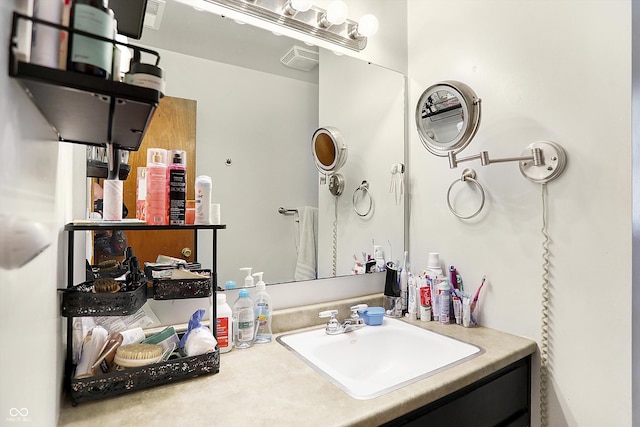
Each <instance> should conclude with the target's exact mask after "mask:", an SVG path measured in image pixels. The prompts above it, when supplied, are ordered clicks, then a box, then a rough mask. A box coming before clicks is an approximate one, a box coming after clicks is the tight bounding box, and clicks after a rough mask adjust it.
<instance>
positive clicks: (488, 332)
mask: <svg viewBox="0 0 640 427" xmlns="http://www.w3.org/2000/svg"><path fill="white" fill-rule="evenodd" d="M380 301H381V297H380V296H379V295H373V296H370V297H368V298H367V299H363V298H359V299H358V300H357V301H355V300H348V301H344V302H342V304H335V303H333V304H318V305H315V306H309V307H305V308H297V309H287V310H281V311H279V312H277V313H274V320H273V329H274V332H278V333H281V332H283V331H286V330H289V329H298V328H301V327H305V326H309V324H310V323H311V324H313V325H318V324H321V323H322V322H321V321H323V320H326V319H318V318H317V313H318V312H319V311H322V310H326V309H329V308H337V309H339V310H340V316H339V318H344V317H345V315H346V314H347V313H348V311H346V310H345V309H346V308H347V307H349V306H350V305H354V304H356V303H360V302H367V303H369V305H370V306H371V305H381V304H380V303H379V302H380ZM376 302H377V304H376ZM411 323H414V324H416V325H418V326H421V327H425V328H427V329H430V330H433V331H435V332H439V333H442V334H444V335H448V336H450V337H453V338H457V339H459V340H462V341H465V342H468V343H471V344H474V345H476V346H478V347H480V348H482V349H483V350H484V352H483V353H482V354H481V355H479V356H478V357H475V358H473V359H471V360H468V361H466V362H463V363H461V364H460V365H457V366H455V367H454V368H451V369H448V370H445V371H442V372H439V373H436V374H434V375H432V376H430V377H428V378H425V379H423V380H420V381H417V382H415V383H413V384H409V385H407V386H405V387H403V388H401V389H399V390H396V391H392V392H390V393H388V394H385V395H383V396H380V397H377V398H374V399H370V400H358V399H354V398H352V397H350V396H349V395H347V394H346V393H345V392H343V391H342V390H340V389H338V388H337V387H336V386H335V385H333V384H332V383H330V382H329V381H328V380H327V379H325V378H324V377H322V376H321V375H320V374H318V373H317V372H316V371H314V370H313V369H312V368H311V367H310V366H308V365H307V364H306V363H305V362H304V361H302V360H301V359H300V358H298V357H297V356H296V355H295V354H294V353H292V352H290V351H289V350H287V349H286V348H285V347H284V346H282V345H281V344H280V343H278V342H276V340H275V336H274V340H273V341H272V342H271V343H268V344H257V345H254V346H253V347H251V348H249V349H245V350H237V349H234V350H233V351H231V352H229V353H225V354H222V355H221V361H220V372H219V373H217V374H214V375H205V376H202V377H199V378H194V379H188V380H185V381H180V382H176V383H172V384H168V385H163V386H158V387H155V388H151V389H147V390H141V391H137V392H134V393H130V394H125V395H122V396H118V397H114V398H109V399H104V400H101V401H96V402H88V403H81V404H80V405H78V406H76V407H72V406H71V404H70V403H69V402H68V400H67V401H65V403H64V404H63V407H62V408H61V412H60V418H59V424H58V425H59V426H90V425H95V426H100V425H136V426H159V425H169V424H174V425H214V426H225V427H227V426H246V425H252V426H278V427H282V426H300V425H305V426H312V425H322V426H372V425H378V424H381V423H384V422H387V421H390V420H393V419H394V418H397V417H398V416H400V415H403V414H406V413H408V412H410V411H412V410H414V409H417V408H419V407H421V406H424V405H426V404H428V403H430V402H433V401H435V400H437V399H439V398H441V397H443V396H446V395H448V394H450V393H452V392H454V391H456V390H458V389H460V388H462V387H465V386H467V385H469V384H472V383H473V382H475V381H477V380H480V379H481V378H484V377H486V376H487V375H489V374H491V373H493V372H495V371H497V370H499V369H501V368H503V367H505V366H507V365H509V364H511V363H513V362H515V361H517V360H519V359H522V358H523V357H526V356H527V355H529V354H532V353H534V352H535V351H536V348H537V347H536V343H535V342H534V341H532V340H529V339H526V338H522V337H518V336H515V335H511V334H507V333H504V332H500V331H496V330H493V329H489V328H484V327H478V328H463V327H461V326H458V325H439V324H437V323H435V322H421V321H415V322H411ZM287 325H288V326H287Z"/></svg>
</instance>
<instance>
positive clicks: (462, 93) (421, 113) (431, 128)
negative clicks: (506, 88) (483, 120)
mask: <svg viewBox="0 0 640 427" xmlns="http://www.w3.org/2000/svg"><path fill="white" fill-rule="evenodd" d="M479 125H480V98H478V97H477V96H476V94H475V92H474V91H473V90H472V89H471V88H470V87H469V86H467V85H465V84H464V83H461V82H457V81H452V80H448V81H443V82H440V83H436V84H435V85H433V86H430V87H428V88H427V90H425V91H424V92H423V93H422V96H420V100H419V101H418V105H417V106H416V126H417V128H418V135H419V136H420V139H421V140H422V144H423V145H424V146H425V148H426V149H427V150H429V151H430V152H431V153H433V154H435V155H436V156H441V157H446V156H447V155H448V152H449V151H454V152H455V153H459V152H460V151H462V150H463V149H464V148H465V147H466V146H467V145H468V144H469V142H471V139H473V137H474V135H475V134H476V132H477V130H478V126H479Z"/></svg>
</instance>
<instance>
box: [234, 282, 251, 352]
mask: <svg viewBox="0 0 640 427" xmlns="http://www.w3.org/2000/svg"><path fill="white" fill-rule="evenodd" d="M255 321H256V318H255V312H254V311H253V301H252V300H251V297H250V296H249V289H240V291H239V292H238V299H237V300H236V302H235V304H233V326H232V328H233V344H234V345H235V347H236V348H238V349H243V348H249V347H251V346H252V345H253V335H254V333H255V326H254V325H255Z"/></svg>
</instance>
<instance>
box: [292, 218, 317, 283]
mask: <svg viewBox="0 0 640 427" xmlns="http://www.w3.org/2000/svg"><path fill="white" fill-rule="evenodd" d="M296 224H298V233H297V239H296V242H297V246H298V247H297V250H298V260H297V262H296V272H295V276H294V278H295V280H312V279H315V278H316V277H317V267H318V258H317V254H316V250H317V240H318V238H317V236H318V208H314V207H311V206H303V207H299V208H298V222H297V223H296Z"/></svg>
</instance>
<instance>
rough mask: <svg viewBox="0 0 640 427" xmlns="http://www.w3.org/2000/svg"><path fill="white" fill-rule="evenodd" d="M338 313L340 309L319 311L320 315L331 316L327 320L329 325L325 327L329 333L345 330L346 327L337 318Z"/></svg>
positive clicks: (333, 333)
mask: <svg viewBox="0 0 640 427" xmlns="http://www.w3.org/2000/svg"><path fill="white" fill-rule="evenodd" d="M337 314H338V310H326V311H321V312H320V313H318V317H330V319H329V321H328V322H327V326H326V327H325V328H324V330H325V332H326V333H327V334H329V335H335V334H339V333H342V332H343V331H344V328H343V327H342V326H341V325H340V323H339V322H338V320H337V319H336V315H337Z"/></svg>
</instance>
